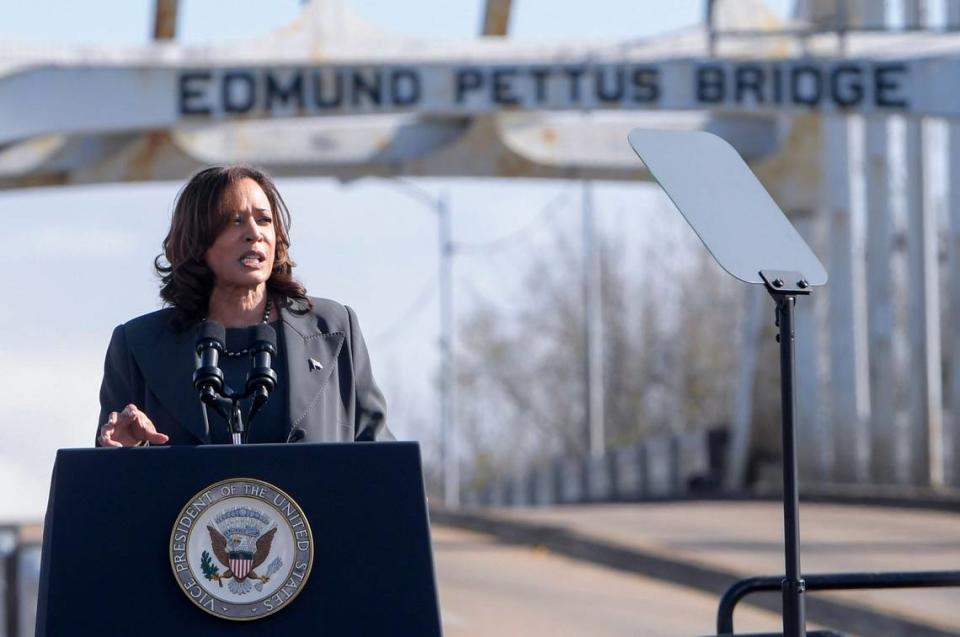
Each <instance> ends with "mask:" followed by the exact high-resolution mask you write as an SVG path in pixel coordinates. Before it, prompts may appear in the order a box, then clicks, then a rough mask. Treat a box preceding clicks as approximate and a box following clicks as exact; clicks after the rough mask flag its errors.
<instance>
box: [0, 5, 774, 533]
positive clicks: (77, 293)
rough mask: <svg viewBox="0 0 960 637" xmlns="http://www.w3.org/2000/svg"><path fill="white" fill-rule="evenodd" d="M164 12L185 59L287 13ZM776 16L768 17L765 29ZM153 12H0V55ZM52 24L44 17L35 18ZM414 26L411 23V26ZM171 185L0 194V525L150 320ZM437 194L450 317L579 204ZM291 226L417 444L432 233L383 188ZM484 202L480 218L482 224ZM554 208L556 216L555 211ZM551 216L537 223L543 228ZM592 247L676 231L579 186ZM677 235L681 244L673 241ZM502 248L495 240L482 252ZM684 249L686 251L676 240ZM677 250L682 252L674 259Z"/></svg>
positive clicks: (294, 194)
mask: <svg viewBox="0 0 960 637" xmlns="http://www.w3.org/2000/svg"><path fill="white" fill-rule="evenodd" d="M226 4H227V3H222V2H213V1H212V0H181V2H180V5H181V13H180V16H179V22H178V39H179V40H180V41H183V42H185V43H191V44H201V43H205V42H222V41H227V40H231V39H240V38H249V37H253V36H256V35H258V34H265V33H267V32H269V31H271V30H273V29H274V28H277V27H280V26H283V25H284V24H287V23H289V22H290V21H292V20H293V19H294V18H295V17H296V15H297V14H298V12H299V10H300V3H299V2H294V1H291V0H273V1H272V2H263V1H262V0H261V1H259V2H254V1H253V0H232V1H231V2H230V3H229V7H230V9H229V11H224V9H223V7H224V6H226ZM513 4H514V10H513V19H512V21H511V25H510V29H511V37H513V38H515V39H518V40H530V39H539V40H545V41H562V40H563V39H564V38H574V37H576V38H582V37H609V38H611V39H612V40H614V41H616V40H618V39H623V38H636V37H640V36H643V35H649V34H653V33H659V32H666V31H670V30H673V29H676V28H679V27H682V26H686V25H689V24H692V23H695V22H697V21H698V20H699V18H700V12H701V11H702V6H703V2H702V0H672V1H670V2H662V1H653V0H651V1H648V2H637V1H635V0H634V1H625V0H593V1H592V2H590V3H574V2H562V3H558V2H555V1H548V0H514V2H513ZM786 4H787V3H786V0H782V1H778V2H775V3H771V5H772V6H773V8H775V9H777V10H779V11H781V12H783V11H784V6H785V5H786ZM351 5H352V6H353V8H354V9H355V10H356V11H357V12H358V13H359V14H360V15H362V16H363V17H365V18H366V19H368V20H370V21H371V22H374V23H376V24H378V25H380V26H382V27H385V28H389V29H392V30H394V31H396V32H399V33H402V34H405V35H409V36H415V37H420V38H423V39H424V40H430V39H441V38H471V37H473V36H474V35H475V34H476V33H477V32H478V30H479V23H480V14H481V11H482V0H458V1H456V2H451V1H450V0H445V1H444V0H408V1H407V2H402V3H401V2H396V1H395V0H356V1H354V2H352V3H351ZM152 11H153V2H152V1H150V0H114V1H105V0H104V1H96V0H91V1H89V2H83V3H80V2H75V1H68V0H58V1H42V0H39V1H36V2H20V1H16V2H15V1H12V0H4V1H3V2H0V15H3V17H4V19H3V20H2V21H0V40H3V39H6V40H8V41H26V42H39V43H50V44H58V45H78V46H82V45H90V44H96V45H101V46H117V47H122V46H129V45H136V44H143V43H145V42H146V41H147V39H148V34H149V32H150V29H151V19H152ZM52 16H55V18H53V17H52ZM427 16H429V19H428V18H427ZM180 185H181V184H179V183H173V182H171V183H151V184H136V185H132V184H123V185H103V186H82V187H67V188H46V189H30V190H24V191H5V192H0V212H2V214H3V215H4V219H5V230H6V233H5V239H6V240H5V241H4V250H3V251H0V267H2V268H3V270H4V271H5V272H7V273H8V275H7V279H6V282H5V283H4V284H3V286H2V291H3V294H4V296H5V297H6V298H7V299H8V303H7V307H8V311H7V312H5V313H4V314H3V315H2V317H0V331H2V333H5V334H6V335H7V337H6V339H4V340H3V341H2V342H0V362H2V367H0V370H2V371H0V388H2V389H0V484H3V485H4V486H5V495H4V497H3V498H2V499H0V521H3V520H25V519H39V517H40V515H41V513H42V511H43V509H44V507H45V504H46V496H47V490H48V488H49V475H50V471H51V469H52V465H53V460H54V454H55V451H56V449H58V448H64V447H87V446H90V445H92V443H93V438H94V433H95V430H96V427H97V422H96V420H97V414H98V410H99V406H98V399H97V394H98V389H99V384H100V379H101V374H102V369H103V355H104V352H105V350H106V345H107V343H108V341H109V337H110V333H111V331H112V329H113V328H114V326H116V325H117V324H119V323H123V322H125V321H127V320H129V319H130V318H133V317H134V316H137V315H139V314H143V313H145V312H149V311H152V310H153V309H156V308H157V307H159V298H158V296H157V289H158V286H157V280H156V277H155V275H154V273H153V271H152V263H153V258H154V257H155V256H156V255H157V254H158V253H159V251H160V242H161V240H162V238H163V236H164V235H165V234H166V231H167V227H168V224H169V220H170V212H171V209H172V204H173V200H174V197H175V194H176V192H177V190H178V188H179V187H180ZM415 185H416V187H418V188H420V189H422V190H423V191H425V192H426V193H427V194H428V195H429V196H431V197H436V196H438V195H439V194H440V193H445V194H446V195H447V196H448V197H449V200H450V205H451V209H452V211H453V219H454V223H453V225H454V242H455V244H456V245H457V246H458V247H459V252H458V256H457V257H456V258H455V265H454V273H455V278H454V285H455V292H454V296H455V305H456V309H457V313H458V315H462V314H463V313H464V312H468V311H469V310H470V308H471V307H475V306H476V305H477V304H478V303H482V302H485V301H489V302H493V303H497V304H500V305H501V306H508V305H509V304H510V303H511V302H512V300H513V299H516V298H517V297H518V295H519V294H520V293H521V290H522V285H521V278H522V272H523V268H524V265H525V264H526V263H528V262H529V259H530V257H531V255H533V254H536V253H537V251H538V250H542V249H545V248H546V246H548V245H549V244H550V242H551V237H552V236H553V233H554V232H557V231H563V232H575V231H576V228H577V224H578V223H579V216H580V201H581V194H580V190H579V188H580V186H579V185H578V184H577V183H571V182H561V181H530V180H514V181H499V182H492V181H478V180H467V179H458V180H430V179H422V180H418V181H417V182H416V184H415ZM279 187H280V190H281V192H282V193H283V195H284V197H285V199H286V201H287V203H288V205H289V207H290V209H291V211H292V214H293V228H292V238H293V246H292V255H293V257H294V259H295V260H296V261H297V263H298V267H297V274H298V276H299V277H300V278H301V280H302V281H303V282H304V283H305V284H306V286H307V289H308V290H309V292H310V293H311V294H312V295H315V296H322V297H329V298H333V299H336V300H338V301H341V302H343V303H346V304H349V305H351V306H352V307H353V308H354V309H356V311H357V313H358V316H359V318H360V324H361V326H362V328H363V331H364V334H365V335H366V338H367V342H368V346H369V348H370V351H371V357H372V360H373V365H374V371H375V374H376V376H377V378H378V381H379V382H380V384H381V386H382V388H383V389H384V392H385V393H386V396H387V400H388V405H389V409H390V412H389V413H390V422H391V427H392V428H393V429H394V430H395V431H396V433H397V434H398V435H399V436H400V437H402V438H420V439H427V438H429V437H430V436H431V434H434V433H435V431H433V430H430V429H429V427H430V426H431V425H429V424H428V425H425V426H426V427H427V429H423V428H422V426H415V425H414V424H413V423H415V422H427V423H433V422H435V420H436V418H435V416H436V413H437V396H436V392H435V391H434V380H435V378H436V374H437V363H438V358H437V341H438V336H439V330H438V325H439V321H438V319H437V315H438V308H437V293H436V285H437V269H438V257H437V249H436V246H437V236H436V233H437V229H436V223H435V219H434V215H433V212H432V211H431V210H430V209H429V208H427V207H426V206H425V205H424V204H423V203H422V202H418V201H416V200H415V199H414V198H412V197H410V196H408V195H407V194H404V193H403V192H400V190H399V189H398V188H397V187H396V185H394V184H391V183H390V182H387V181H378V180H363V181H360V182H356V183H352V184H349V185H342V184H339V183H337V182H334V181H331V180H328V179H322V178H316V179H313V178H309V179H308V178H303V179H283V180H279ZM491 200H495V205H493V206H491V205H490V202H491ZM558 201H559V202H560V203H559V204H558V203H557V202H558ZM547 206H554V208H555V210H556V212H555V213H554V214H552V215H551V216H550V217H549V219H548V222H547V223H543V222H542V221H541V220H542V219H543V211H544V208H545V207H547ZM595 209H596V210H597V214H598V224H599V226H600V227H601V230H604V229H605V230H606V231H607V232H611V233H612V232H614V231H616V232H617V233H619V234H621V235H625V236H632V237H637V240H638V241H641V240H642V235H643V234H644V232H645V230H646V229H648V228H649V227H650V219H651V218H654V219H656V223H657V224H667V225H670V224H673V225H672V226H671V227H673V228H679V227H680V226H681V225H682V222H681V221H680V218H679V216H678V215H675V214H665V213H664V211H665V210H667V209H668V207H665V206H664V204H663V200H662V198H661V195H660V193H659V192H657V191H656V190H655V189H654V188H653V187H652V186H650V185H648V184H597V185H596V187H595ZM680 232H685V230H680ZM503 237H511V238H512V239H511V240H510V241H508V242H506V243H497V244H496V245H497V248H496V249H490V245H491V243H492V242H498V241H499V240H500V239H501V238H503ZM688 239H690V240H691V241H692V235H689V236H688ZM691 245H693V244H692V243H691Z"/></svg>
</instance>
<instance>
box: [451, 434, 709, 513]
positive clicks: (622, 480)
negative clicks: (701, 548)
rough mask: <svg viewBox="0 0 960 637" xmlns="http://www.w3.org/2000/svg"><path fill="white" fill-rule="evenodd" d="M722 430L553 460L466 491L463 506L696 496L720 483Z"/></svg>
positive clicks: (655, 437) (659, 437) (657, 437)
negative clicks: (585, 455) (601, 453)
mask: <svg viewBox="0 0 960 637" xmlns="http://www.w3.org/2000/svg"><path fill="white" fill-rule="evenodd" d="M727 439H728V434H727V430H726V429H722V428H717V429H709V430H704V431H692V432H682V433H675V434H668V435H662V436H654V437H651V438H648V439H646V440H643V441H641V442H638V443H635V444H632V445H628V446H624V447H619V448H613V449H609V450H607V451H606V452H605V453H604V454H603V455H602V456H587V457H566V458H556V459H554V460H552V461H550V462H547V463H544V464H542V465H539V466H536V467H534V468H533V469H531V470H530V471H528V472H526V473H523V474H520V475H515V476H508V477H505V478H502V479H500V480H497V481H495V482H493V483H491V484H489V485H487V486H486V487H484V488H482V489H476V490H467V491H466V493H465V494H464V497H463V502H464V504H467V505H481V506H529V505H550V504H575V503H584V502H618V501H619V502H622V501H636V500H655V499H668V498H679V497H687V496H699V495H704V494H709V493H714V492H719V491H720V489H721V486H722V484H723V475H724V460H725V457H726V446H727Z"/></svg>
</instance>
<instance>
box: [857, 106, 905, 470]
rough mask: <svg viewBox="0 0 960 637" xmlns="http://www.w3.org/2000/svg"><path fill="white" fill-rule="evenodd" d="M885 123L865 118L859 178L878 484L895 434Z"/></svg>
mask: <svg viewBox="0 0 960 637" xmlns="http://www.w3.org/2000/svg"><path fill="white" fill-rule="evenodd" d="M887 128H888V126H887V119H886V118H882V117H867V118H865V122H864V138H865V140H864V141H865V150H864V162H863V170H862V174H863V177H864V182H865V184H864V185H865V191H866V219H865V222H866V224H865V225H866V265H867V267H866V286H867V294H866V296H867V308H868V312H867V330H868V334H869V344H870V346H869V350H868V360H869V366H870V374H869V381H870V441H871V444H870V468H871V478H872V480H873V481H874V482H878V483H892V482H896V481H897V480H896V476H897V475H898V472H897V469H896V455H895V449H896V442H897V432H896V428H895V421H894V415H895V413H896V402H895V396H896V394H895V393H894V391H893V388H894V387H895V385H896V382H897V378H896V374H895V373H894V371H895V365H894V358H893V330H894V314H893V299H892V295H893V281H892V271H891V265H890V264H891V261H892V257H893V249H894V245H893V244H894V228H893V219H892V217H891V214H892V211H891V209H890V199H891V196H892V194H893V193H892V189H891V187H890V182H891V179H892V173H891V171H890V162H889V135H888V132H887Z"/></svg>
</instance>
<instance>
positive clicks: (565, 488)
mask: <svg viewBox="0 0 960 637" xmlns="http://www.w3.org/2000/svg"><path fill="white" fill-rule="evenodd" d="M557 464H558V466H559V474H560V499H559V501H560V502H564V503H573V502H583V501H584V500H586V489H584V486H585V482H586V480H585V479H584V466H583V465H584V463H583V460H581V459H580V458H561V459H560V460H558V461H557Z"/></svg>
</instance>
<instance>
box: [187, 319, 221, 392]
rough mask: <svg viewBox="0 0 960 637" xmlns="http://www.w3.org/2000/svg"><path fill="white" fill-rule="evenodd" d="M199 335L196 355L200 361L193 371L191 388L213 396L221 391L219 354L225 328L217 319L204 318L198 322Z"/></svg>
mask: <svg viewBox="0 0 960 637" xmlns="http://www.w3.org/2000/svg"><path fill="white" fill-rule="evenodd" d="M199 332H200V335H199V337H198V338H197V355H198V356H200V363H199V364H198V365H197V369H196V371H194V372H193V388H194V389H195V390H197V391H198V392H200V394H201V400H202V399H203V397H204V396H210V397H211V398H213V394H222V393H223V371H222V370H221V369H220V354H221V353H222V352H223V349H224V345H223V341H224V339H225V338H226V330H224V329H223V324H222V323H219V322H217V321H210V320H206V321H203V322H202V323H200V329H199Z"/></svg>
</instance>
